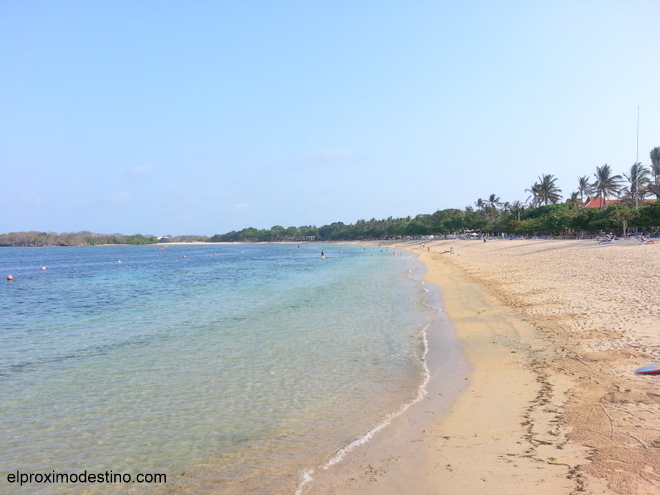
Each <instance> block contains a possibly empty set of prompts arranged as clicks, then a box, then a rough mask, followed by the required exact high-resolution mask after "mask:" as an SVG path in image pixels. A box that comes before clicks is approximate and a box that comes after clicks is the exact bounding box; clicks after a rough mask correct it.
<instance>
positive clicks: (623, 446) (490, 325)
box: [304, 240, 660, 495]
mask: <svg viewBox="0 0 660 495" xmlns="http://www.w3.org/2000/svg"><path fill="white" fill-rule="evenodd" d="M407 247H409V248H411V249H413V250H416V251H418V252H419V253H420V254H421V257H422V260H423V261H424V262H425V264H426V265H427V268H428V272H427V275H426V278H427V280H429V281H430V282H433V283H435V284H436V285H438V286H439V287H441V291H442V296H443V300H444V311H445V314H446V316H448V318H449V320H450V322H451V324H452V325H453V327H454V328H455V329H456V334H457V336H458V338H459V339H460V342H461V348H462V351H463V352H464V354H465V356H466V357H467V360H468V361H469V363H470V365H471V369H470V370H467V369H458V370H447V371H448V372H449V373H450V374H451V373H453V375H452V376H453V377H454V379H453V380H450V383H446V384H443V378H444V377H443V376H442V367H440V368H438V370H439V373H436V374H435V375H434V376H432V378H431V382H430V383H429V394H428V395H427V397H426V398H425V399H423V400H422V401H421V402H419V403H417V404H415V405H413V406H412V407H411V408H410V409H408V411H407V412H406V413H405V414H404V415H403V416H401V417H399V418H397V419H396V420H395V421H393V423H392V424H391V425H390V426H389V427H388V428H387V429H385V430H383V431H382V432H380V433H379V434H378V435H376V437H375V438H374V439H373V440H372V441H370V442H369V443H368V444H366V445H365V446H363V447H360V448H358V449H356V450H355V451H354V452H351V453H350V455H349V456H347V458H346V459H345V461H344V462H342V463H340V464H337V465H334V466H332V467H330V468H329V469H326V470H321V471H319V472H317V473H314V481H313V482H312V483H311V484H310V485H308V486H307V487H306V488H305V490H304V493H305V494H337V495H348V494H360V495H362V494H365V495H369V494H379V495H393V494H408V493H415V494H418V495H426V494H429V495H431V494H434V495H443V494H458V495H473V494H474V495H477V494H479V495H482V494H489V495H497V494H528V493H534V494H548V495H557V494H573V493H588V494H615V493H620V494H642V495H651V494H654V495H655V494H657V493H660V489H659V487H660V376H657V375H656V376H640V375H635V374H634V370H635V369H636V368H638V367H640V366H642V365H645V364H648V363H651V362H654V361H660V243H656V244H647V245H639V244H638V243H637V241H634V240H625V241H617V242H615V243H610V244H598V243H597V242H596V241H556V240H528V241H504V240H501V241H489V242H487V243H483V242H480V241H461V240H453V241H435V242H430V243H428V242H427V243H426V247H425V248H424V249H421V248H420V247H419V243H415V244H414V245H412V244H411V245H409V246H407ZM429 247H430V250H428V248H429ZM450 247H453V248H454V254H449V248H450ZM429 337H430V341H431V342H430V344H431V346H432V345H433V341H432V336H429ZM459 382H460V383H459ZM443 387H444V388H443ZM461 388H462V389H463V391H462V392H461V393H460V394H458V396H456V393H455V392H456V390H459V389H461ZM452 397H453V398H452ZM448 398H450V399H448Z"/></svg>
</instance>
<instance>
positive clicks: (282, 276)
mask: <svg viewBox="0 0 660 495" xmlns="http://www.w3.org/2000/svg"><path fill="white" fill-rule="evenodd" d="M322 254H323V256H322ZM423 272H424V268H423V265H422V264H421V263H420V261H419V260H417V259H416V257H415V256H414V255H413V254H412V253H411V252H409V251H402V250H397V249H394V248H393V247H385V246H377V245H367V246H363V245H358V244H350V245H339V244H325V245H324V244H317V243H305V244H300V245H296V244H258V245H250V244H240V245H234V244H228V245H225V244H195V245H165V246H157V245H156V246H155V245H149V246H93V247H48V248H37V247H34V248H0V276H1V277H2V278H1V279H0V493H31V494H62V493H66V494H96V493H103V494H105V493H111V494H112V493H182V494H188V493H190V494H200V495H203V494H210V493H213V494H227V495H230V494H232V495H233V494H246V493H250V494H255V495H259V494H264V495H272V494H290V495H294V494H304V492H305V491H306V489H307V488H308V487H309V486H310V484H312V483H313V482H314V474H315V472H318V471H319V470H321V469H326V468H328V467H329V466H331V465H333V464H336V463H339V462H342V460H343V459H344V458H345V457H346V456H349V455H351V452H352V451H353V450H354V449H357V448H360V446H361V445H362V444H363V443H366V442H368V441H369V439H370V438H371V437H372V436H373V435H375V434H377V433H378V432H380V431H381V430H382V429H384V428H386V427H387V425H388V423H389V422H390V421H391V420H392V419H393V418H394V417H396V416H398V415H400V414H402V413H403V412H404V411H405V410H406V408H407V407H409V406H410V405H411V404H414V403H415V402H417V401H419V400H420V399H421V398H422V397H423V396H424V393H425V385H426V383H427V381H428V379H429V370H428V369H427V366H426V363H425V355H426V352H427V348H428V346H427V338H426V336H427V332H428V329H429V328H430V326H431V325H433V322H434V321H435V320H436V319H437V317H438V314H439V313H440V308H439V307H437V306H438V303H437V302H436V303H433V302H432V297H430V293H431V292H432V291H430V289H429V287H428V286H427V285H426V284H425V282H423V280H422V276H423ZM8 276H11V277H12V280H6V279H7V277H8ZM430 301H431V302H430ZM62 474H65V475H66V476H68V478H63V477H62ZM28 475H32V477H31V479H29V481H27V482H26V483H25V484H23V486H21V485H20V480H21V479H24V480H25V479H26V478H25V476H28ZM90 475H91V477H90ZM138 475H142V478H140V479H141V480H143V481H145V483H140V482H139V481H138V482H137V483H136V480H137V478H138ZM157 475H158V476H157ZM161 475H165V478H163V477H162V476H161ZM57 476H59V480H60V481H58V482H55V481H54V480H55V479H56V477H57ZM90 479H92V480H93V481H92V482H90ZM12 480H14V481H12ZM67 481H68V482H67ZM73 481H75V482H73ZM107 481H109V482H107ZM149 481H152V483H148V482H149Z"/></svg>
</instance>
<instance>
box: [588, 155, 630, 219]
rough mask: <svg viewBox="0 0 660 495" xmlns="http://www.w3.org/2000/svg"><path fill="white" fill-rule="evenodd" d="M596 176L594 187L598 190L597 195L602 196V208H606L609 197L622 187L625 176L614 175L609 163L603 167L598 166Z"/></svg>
mask: <svg viewBox="0 0 660 495" xmlns="http://www.w3.org/2000/svg"><path fill="white" fill-rule="evenodd" d="M594 176H595V177H596V182H594V184H593V187H594V189H595V191H596V197H598V198H602V200H603V202H602V204H601V209H605V204H606V202H607V197H608V196H610V195H615V194H617V193H618V192H619V189H621V188H620V183H621V180H622V179H623V178H622V177H621V176H620V175H612V170H611V169H610V166H609V165H608V164H607V163H606V164H605V165H603V166H602V167H596V173H595V174H594Z"/></svg>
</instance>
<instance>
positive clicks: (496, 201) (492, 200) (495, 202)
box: [488, 194, 502, 208]
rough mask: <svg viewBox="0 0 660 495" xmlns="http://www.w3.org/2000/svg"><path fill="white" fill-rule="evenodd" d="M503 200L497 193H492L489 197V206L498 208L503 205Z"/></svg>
mask: <svg viewBox="0 0 660 495" xmlns="http://www.w3.org/2000/svg"><path fill="white" fill-rule="evenodd" d="M501 205H502V202H501V201H500V198H498V197H497V195H496V194H491V195H490V196H489V198H488V206H490V207H491V208H497V207H498V206H501Z"/></svg>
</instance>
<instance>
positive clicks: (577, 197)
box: [566, 191, 584, 206]
mask: <svg viewBox="0 0 660 495" xmlns="http://www.w3.org/2000/svg"><path fill="white" fill-rule="evenodd" d="M566 202H567V203H569V204H572V205H573V206H580V205H582V204H583V203H584V201H583V200H582V195H581V194H580V191H574V192H572V193H571V197H570V198H568V199H567V200H566Z"/></svg>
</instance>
